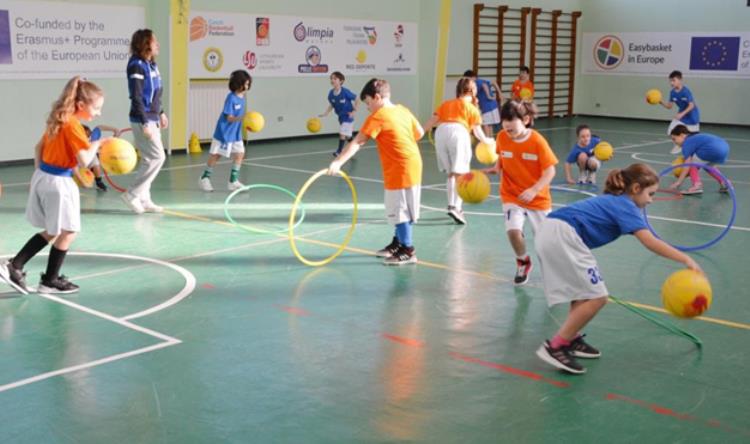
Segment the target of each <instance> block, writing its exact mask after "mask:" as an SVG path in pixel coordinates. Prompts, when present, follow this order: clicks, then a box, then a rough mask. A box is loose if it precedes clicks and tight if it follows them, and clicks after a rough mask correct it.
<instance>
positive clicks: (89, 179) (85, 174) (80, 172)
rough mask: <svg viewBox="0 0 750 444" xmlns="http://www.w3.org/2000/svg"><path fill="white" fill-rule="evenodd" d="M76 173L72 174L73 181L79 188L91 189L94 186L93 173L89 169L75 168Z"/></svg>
mask: <svg viewBox="0 0 750 444" xmlns="http://www.w3.org/2000/svg"><path fill="white" fill-rule="evenodd" d="M76 173H77V174H73V181H74V182H75V183H76V185H78V186H79V187H81V188H91V187H92V186H94V180H95V178H94V173H92V172H91V170H90V169H88V168H84V167H78V168H76Z"/></svg>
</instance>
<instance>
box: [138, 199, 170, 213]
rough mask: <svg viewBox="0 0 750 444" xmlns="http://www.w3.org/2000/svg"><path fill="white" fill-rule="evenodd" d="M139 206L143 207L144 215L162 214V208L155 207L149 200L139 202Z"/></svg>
mask: <svg viewBox="0 0 750 444" xmlns="http://www.w3.org/2000/svg"><path fill="white" fill-rule="evenodd" d="M141 204H142V205H143V211H145V212H146V213H163V212H164V207H160V206H159V205H156V204H155V203H153V202H152V201H150V200H146V201H141Z"/></svg>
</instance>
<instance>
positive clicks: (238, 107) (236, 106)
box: [234, 103, 242, 109]
mask: <svg viewBox="0 0 750 444" xmlns="http://www.w3.org/2000/svg"><path fill="white" fill-rule="evenodd" d="M240 108H242V105H241V104H239V103H238V104H236V105H234V109H240Z"/></svg>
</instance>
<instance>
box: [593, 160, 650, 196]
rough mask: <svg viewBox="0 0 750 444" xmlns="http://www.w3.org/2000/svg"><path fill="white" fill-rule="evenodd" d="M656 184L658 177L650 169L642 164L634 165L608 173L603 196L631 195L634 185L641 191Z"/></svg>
mask: <svg viewBox="0 0 750 444" xmlns="http://www.w3.org/2000/svg"><path fill="white" fill-rule="evenodd" d="M658 183H659V176H658V175H657V174H656V172H655V171H654V170H653V169H651V167H649V166H648V165H646V164H644V163H634V164H632V165H630V166H629V167H627V168H624V169H613V170H612V171H610V172H609V175H607V181H606V183H605V185H604V194H614V195H615V196H619V195H621V194H623V193H632V192H633V185H635V184H638V185H639V186H640V187H641V189H643V188H647V187H650V186H652V185H656V184H658Z"/></svg>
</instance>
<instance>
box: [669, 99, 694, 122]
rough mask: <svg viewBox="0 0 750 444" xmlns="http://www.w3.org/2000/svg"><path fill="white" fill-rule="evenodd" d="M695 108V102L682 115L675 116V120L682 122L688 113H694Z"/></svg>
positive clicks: (689, 104)
mask: <svg viewBox="0 0 750 444" xmlns="http://www.w3.org/2000/svg"><path fill="white" fill-rule="evenodd" d="M693 108H695V103H693V102H690V103H688V106H687V108H685V111H682V112H680V113H677V114H675V116H674V118H675V119H677V120H682V118H683V117H685V116H686V115H687V113H689V112H690V111H692V110H693Z"/></svg>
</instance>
